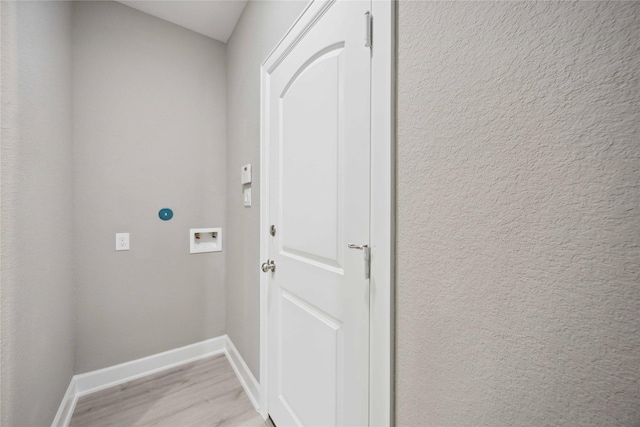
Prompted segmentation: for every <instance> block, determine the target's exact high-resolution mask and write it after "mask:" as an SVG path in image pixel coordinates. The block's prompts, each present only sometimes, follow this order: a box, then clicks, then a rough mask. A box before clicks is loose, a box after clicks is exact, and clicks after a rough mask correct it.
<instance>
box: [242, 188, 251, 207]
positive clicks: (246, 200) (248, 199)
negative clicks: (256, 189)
mask: <svg viewBox="0 0 640 427" xmlns="http://www.w3.org/2000/svg"><path fill="white" fill-rule="evenodd" d="M243 195H244V205H245V206H251V188H245V189H244V194H243Z"/></svg>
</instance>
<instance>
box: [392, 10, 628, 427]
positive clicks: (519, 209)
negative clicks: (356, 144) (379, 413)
mask: <svg viewBox="0 0 640 427" xmlns="http://www.w3.org/2000/svg"><path fill="white" fill-rule="evenodd" d="M398 49H399V51H398V67H399V75H398V160H397V161H398V165H397V168H398V169H397V170H398V189H397V194H398V195H397V197H398V212H397V221H398V223H397V233H398V241H397V311H396V312H397V423H398V425H439V426H453V425H455V426H462V425H491V426H513V425H520V426H524V425H536V426H542V425H624V426H631V425H639V424H640V387H638V379H639V378H640V334H639V331H640V316H639V315H638V313H640V141H639V138H640V120H638V117H640V3H637V2H629V3H625V2H612V3H610V2H588V3H587V2H517V3H512V2H464V3H458V2H404V1H402V2H400V3H399V39H398Z"/></svg>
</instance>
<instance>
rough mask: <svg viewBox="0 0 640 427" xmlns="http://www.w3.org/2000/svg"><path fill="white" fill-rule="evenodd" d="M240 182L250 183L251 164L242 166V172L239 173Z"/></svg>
mask: <svg viewBox="0 0 640 427" xmlns="http://www.w3.org/2000/svg"><path fill="white" fill-rule="evenodd" d="M240 179H241V181H242V184H251V165H250V164H249V165H244V166H242V173H241V175H240Z"/></svg>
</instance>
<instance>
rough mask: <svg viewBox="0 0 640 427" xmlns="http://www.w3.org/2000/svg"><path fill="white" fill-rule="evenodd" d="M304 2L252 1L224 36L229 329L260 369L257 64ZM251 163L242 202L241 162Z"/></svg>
mask: <svg viewBox="0 0 640 427" xmlns="http://www.w3.org/2000/svg"><path fill="white" fill-rule="evenodd" d="M306 6H307V2H304V1H258V2H254V1H250V2H249V3H248V4H247V6H246V7H245V9H244V12H243V13H242V16H241V17H240V20H239V21H238V25H237V26H236V28H235V30H234V31H233V34H232V35H231V38H230V39H229V41H228V42H227V82H228V92H229V95H230V96H229V97H228V98H227V115H228V120H227V129H228V137H229V141H228V147H227V150H228V152H227V165H228V174H227V201H228V202H227V203H228V205H227V236H228V239H227V246H226V249H225V250H226V251H227V264H226V269H227V271H228V272H232V274H228V275H227V282H226V285H227V291H226V309H227V311H226V313H227V334H228V335H229V337H231V340H232V341H233V343H234V344H235V346H236V347H237V348H238V351H239V352H240V354H241V355H242V357H243V358H244V360H245V362H246V363H247V365H248V366H249V368H250V369H251V371H252V372H253V374H254V375H255V376H256V378H259V375H260V276H259V274H260V271H259V266H260V64H262V62H263V61H264V60H265V59H266V58H267V56H268V55H269V53H270V52H271V50H273V48H275V46H276V44H277V43H278V42H279V41H280V39H282V37H283V36H284V35H285V34H286V32H287V30H288V29H289V28H290V27H291V26H292V25H293V23H294V22H295V20H296V18H297V17H298V16H299V15H300V14H301V13H302V11H303V10H304V8H305V7H306ZM247 163H251V164H252V165H253V169H252V172H253V183H252V194H251V196H252V199H253V200H252V202H253V206H252V207H250V208H245V207H244V206H243V199H242V185H241V184H240V182H241V181H240V168H241V167H242V166H243V165H245V164H247Z"/></svg>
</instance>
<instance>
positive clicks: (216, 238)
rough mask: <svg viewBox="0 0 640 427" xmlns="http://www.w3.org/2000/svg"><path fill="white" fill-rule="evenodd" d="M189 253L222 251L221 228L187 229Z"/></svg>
mask: <svg viewBox="0 0 640 427" xmlns="http://www.w3.org/2000/svg"><path fill="white" fill-rule="evenodd" d="M189 248H190V253H192V254H200V253H204V252H221V251H222V229H221V228H192V229H190V230H189Z"/></svg>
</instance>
